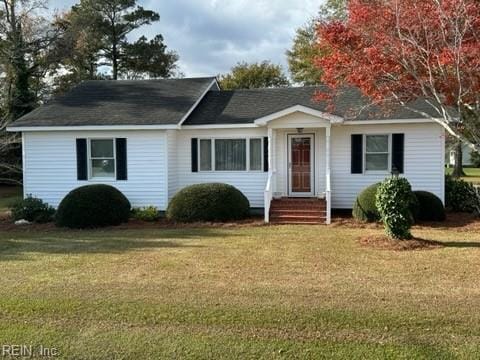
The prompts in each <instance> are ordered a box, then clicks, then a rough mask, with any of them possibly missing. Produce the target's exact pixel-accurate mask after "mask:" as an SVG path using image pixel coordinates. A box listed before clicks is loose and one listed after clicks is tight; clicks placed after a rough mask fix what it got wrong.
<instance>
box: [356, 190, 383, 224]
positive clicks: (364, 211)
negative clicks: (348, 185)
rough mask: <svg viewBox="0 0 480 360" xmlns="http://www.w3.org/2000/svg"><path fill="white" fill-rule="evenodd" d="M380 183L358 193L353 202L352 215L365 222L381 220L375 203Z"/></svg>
mask: <svg viewBox="0 0 480 360" xmlns="http://www.w3.org/2000/svg"><path fill="white" fill-rule="evenodd" d="M379 185H380V183H376V184H373V185H370V186H369V187H367V188H365V189H363V190H362V192H361V193H360V194H358V196H357V199H356V200H355V203H354V204H353V210H352V215H353V217H354V218H355V219H357V220H359V221H363V222H376V221H379V220H380V213H379V212H378V210H377V206H376V205H375V196H376V195H377V189H378V187H379Z"/></svg>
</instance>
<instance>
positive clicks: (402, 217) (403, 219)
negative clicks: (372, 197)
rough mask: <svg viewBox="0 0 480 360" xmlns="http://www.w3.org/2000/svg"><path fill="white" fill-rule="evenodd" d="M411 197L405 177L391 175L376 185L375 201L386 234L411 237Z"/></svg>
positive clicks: (409, 187) (410, 189)
mask: <svg viewBox="0 0 480 360" xmlns="http://www.w3.org/2000/svg"><path fill="white" fill-rule="evenodd" d="M412 198H413V197H412V187H411V186H410V183H409V182H408V180H407V179H405V178H401V177H397V176H392V177H390V178H388V179H385V180H384V181H383V182H382V183H381V184H380V186H379V187H378V190H377V196H376V201H375V203H376V205H377V209H378V211H379V213H380V217H381V219H382V222H383V225H384V226H385V232H386V233H387V235H388V236H390V237H392V238H394V239H399V240H408V239H411V238H412V235H411V234H410V228H411V226H412V224H413V216H412V212H411V210H410V208H411V204H412Z"/></svg>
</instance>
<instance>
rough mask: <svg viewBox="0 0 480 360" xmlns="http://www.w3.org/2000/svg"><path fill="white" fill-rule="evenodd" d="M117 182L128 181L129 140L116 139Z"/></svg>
mask: <svg viewBox="0 0 480 360" xmlns="http://www.w3.org/2000/svg"><path fill="white" fill-rule="evenodd" d="M115 150H116V155H117V159H116V163H117V164H116V165H117V180H127V139H125V138H117V139H115Z"/></svg>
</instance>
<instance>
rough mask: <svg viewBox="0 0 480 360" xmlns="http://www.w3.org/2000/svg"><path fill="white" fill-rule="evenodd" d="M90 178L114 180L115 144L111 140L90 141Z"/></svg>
mask: <svg viewBox="0 0 480 360" xmlns="http://www.w3.org/2000/svg"><path fill="white" fill-rule="evenodd" d="M89 143H90V148H89V161H88V162H89V167H90V178H103V179H105V178H109V179H110V178H115V142H114V141H113V139H90V142H89Z"/></svg>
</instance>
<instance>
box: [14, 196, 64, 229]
mask: <svg viewBox="0 0 480 360" xmlns="http://www.w3.org/2000/svg"><path fill="white" fill-rule="evenodd" d="M10 210H11V212H12V218H13V220H14V221H17V220H27V221H30V222H36V223H40V224H42V223H47V222H50V221H52V220H53V216H54V215H55V209H54V208H53V207H51V206H50V205H48V204H47V203H45V202H43V200H42V199H38V198H36V197H33V196H32V195H28V196H27V197H26V198H25V199H23V200H19V201H17V202H15V203H14V204H13V205H12V206H10Z"/></svg>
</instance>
